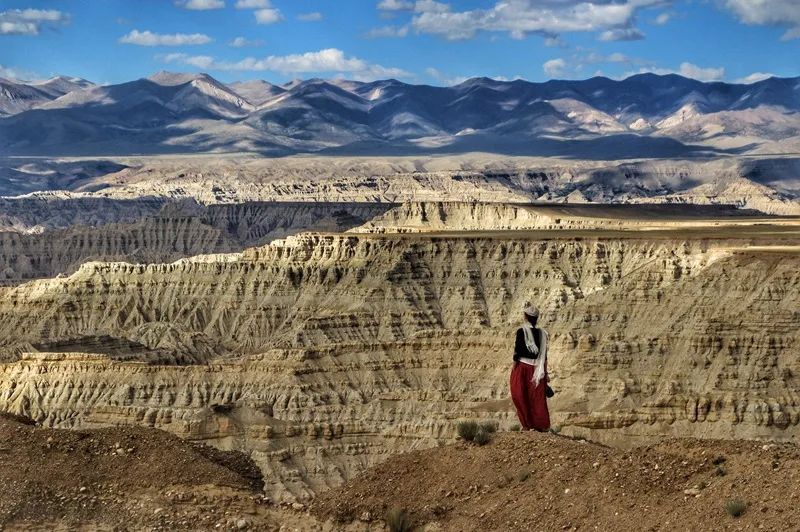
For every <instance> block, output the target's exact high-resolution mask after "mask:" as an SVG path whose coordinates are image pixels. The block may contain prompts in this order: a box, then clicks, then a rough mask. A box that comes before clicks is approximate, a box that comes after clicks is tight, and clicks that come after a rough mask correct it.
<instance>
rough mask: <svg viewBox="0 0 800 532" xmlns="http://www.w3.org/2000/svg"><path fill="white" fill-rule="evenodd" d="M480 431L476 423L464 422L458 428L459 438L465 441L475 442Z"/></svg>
mask: <svg viewBox="0 0 800 532" xmlns="http://www.w3.org/2000/svg"><path fill="white" fill-rule="evenodd" d="M478 429H479V427H478V424H477V423H476V422H474V421H462V422H460V423H459V424H458V425H457V427H456V430H457V431H458V436H459V437H460V438H461V439H462V440H464V441H474V440H475V436H476V435H477V434H478Z"/></svg>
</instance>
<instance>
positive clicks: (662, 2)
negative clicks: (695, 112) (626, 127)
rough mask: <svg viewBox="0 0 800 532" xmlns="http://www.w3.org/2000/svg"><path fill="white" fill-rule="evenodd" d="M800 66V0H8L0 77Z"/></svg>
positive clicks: (743, 74) (730, 74)
mask: <svg viewBox="0 0 800 532" xmlns="http://www.w3.org/2000/svg"><path fill="white" fill-rule="evenodd" d="M159 70H174V71H196V72H200V71H204V72H209V73H210V74H212V75H213V76H215V77H217V78H219V79H221V80H223V81H236V80H246V79H266V80H268V81H273V82H284V81H287V80H291V79H296V78H309V77H327V78H332V77H345V78H353V79H378V78H387V77H395V78H399V79H402V80H404V81H408V82H412V83H430V84H440V85H441V84H451V83H457V82H459V81H461V80H463V79H465V78H469V77H473V76H489V77H495V78H501V79H503V78H507V79H512V78H515V77H522V78H525V79H529V80H533V81H541V80H545V79H550V78H587V77H591V76H593V75H595V74H600V75H605V76H609V77H624V76H626V75H629V74H632V73H637V72H642V71H653V72H660V73H667V72H678V73H682V74H684V75H687V76H690V77H695V78H697V79H701V80H705V81H708V80H717V79H722V80H726V81H739V80H745V79H747V80H754V79H757V78H759V77H764V76H766V75H778V76H798V75H800V0H768V1H767V0H672V1H670V0H500V1H498V0H452V1H450V2H437V1H434V0H380V1H379V0H40V1H32V0H27V1H26V0H0V76H4V77H15V78H22V79H41V78H46V77H50V76H52V75H55V74H65V75H70V76H79V77H83V78H86V79H89V80H92V81H95V82H99V83H118V82H122V81H128V80H131V79H135V78H139V77H146V76H148V75H151V74H152V73H154V72H157V71H159Z"/></svg>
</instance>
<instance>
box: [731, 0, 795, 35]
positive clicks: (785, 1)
mask: <svg viewBox="0 0 800 532" xmlns="http://www.w3.org/2000/svg"><path fill="white" fill-rule="evenodd" d="M722 4H723V5H724V7H726V8H727V9H729V10H730V11H732V12H733V13H734V15H736V16H737V17H738V18H739V20H740V21H741V22H743V23H745V24H753V25H759V26H783V27H787V30H786V31H785V32H784V34H783V36H782V37H781V39H782V40H784V41H789V40H793V39H800V1H798V0H722Z"/></svg>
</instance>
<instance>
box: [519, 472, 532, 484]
mask: <svg viewBox="0 0 800 532" xmlns="http://www.w3.org/2000/svg"><path fill="white" fill-rule="evenodd" d="M529 476H531V472H530V471H528V470H527V469H523V470H522V471H520V472H519V473H517V480H518V481H520V482H525V481H526V480H528V477H529Z"/></svg>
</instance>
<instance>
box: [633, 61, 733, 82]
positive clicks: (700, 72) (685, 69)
mask: <svg viewBox="0 0 800 532" xmlns="http://www.w3.org/2000/svg"><path fill="white" fill-rule="evenodd" d="M646 73H651V74H658V75H659V76H666V75H667V74H679V75H681V76H683V77H685V78H692V79H696V80H697V81H706V82H708V81H721V80H722V79H723V78H724V77H725V68H724V67H707V68H703V67H699V66H697V65H694V64H692V63H687V62H684V63H681V66H680V67H679V68H678V69H677V70H674V69H671V68H661V67H656V66H646V67H641V68H640V69H639V70H638V72H626V73H625V74H624V75H623V77H625V78H627V77H629V76H632V75H634V74H646Z"/></svg>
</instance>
